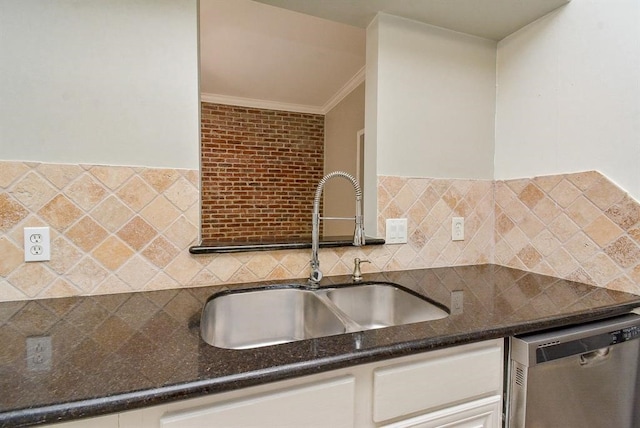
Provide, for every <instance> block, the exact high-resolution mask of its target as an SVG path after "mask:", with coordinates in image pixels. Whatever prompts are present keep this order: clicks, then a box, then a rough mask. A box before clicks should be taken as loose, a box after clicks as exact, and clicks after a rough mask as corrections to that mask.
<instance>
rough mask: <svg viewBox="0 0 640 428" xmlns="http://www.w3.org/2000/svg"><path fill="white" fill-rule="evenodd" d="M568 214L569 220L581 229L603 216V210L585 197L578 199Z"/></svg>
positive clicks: (570, 207)
mask: <svg viewBox="0 0 640 428" xmlns="http://www.w3.org/2000/svg"><path fill="white" fill-rule="evenodd" d="M566 212H567V215H568V216H569V218H570V219H571V220H572V221H573V222H574V223H576V224H577V225H578V226H580V227H585V226H587V225H588V224H589V223H591V222H592V221H593V220H595V219H596V218H597V217H599V216H600V214H602V210H601V209H600V208H598V207H596V206H595V205H594V204H593V203H592V202H591V201H589V200H588V199H587V198H585V197H584V196H580V197H578V198H577V199H576V200H575V201H574V202H573V203H572V204H571V205H570V206H569V207H568V208H567V211H566Z"/></svg>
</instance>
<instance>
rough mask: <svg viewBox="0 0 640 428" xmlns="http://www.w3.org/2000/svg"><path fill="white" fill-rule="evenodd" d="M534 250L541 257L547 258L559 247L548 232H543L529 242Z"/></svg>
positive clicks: (558, 242)
mask: <svg viewBox="0 0 640 428" xmlns="http://www.w3.org/2000/svg"><path fill="white" fill-rule="evenodd" d="M531 243H532V245H533V246H534V247H535V249H536V250H538V252H539V253H540V254H542V255H543V256H549V255H551V254H552V253H553V252H554V251H556V250H557V249H558V248H559V247H560V241H558V240H557V239H556V238H555V237H554V236H553V234H552V233H551V232H550V231H549V230H543V231H542V232H541V233H539V234H538V235H537V236H536V237H535V238H533V240H532V241H531Z"/></svg>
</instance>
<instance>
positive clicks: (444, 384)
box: [373, 341, 503, 422]
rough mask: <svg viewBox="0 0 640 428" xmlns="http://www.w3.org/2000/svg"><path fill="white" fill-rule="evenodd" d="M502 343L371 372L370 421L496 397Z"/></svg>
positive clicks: (438, 353) (435, 354) (469, 347)
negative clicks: (371, 398)
mask: <svg viewBox="0 0 640 428" xmlns="http://www.w3.org/2000/svg"><path fill="white" fill-rule="evenodd" d="M502 353H503V350H502V341H491V342H482V343H479V344H471V345H465V346H461V347H456V348H449V349H446V350H443V351H436V352H433V353H432V355H431V356H430V357H428V359H427V360H425V361H421V362H418V363H409V364H398V365H395V366H389V367H386V368H383V369H378V370H375V372H374V375H373V419H374V421H376V422H381V421H385V420H388V419H391V418H396V417H398V416H403V415H409V414H411V413H415V412H423V411H428V410H430V409H436V408H438V407H442V406H445V405H448V404H450V403H451V404H454V403H460V402H464V401H470V400H473V399H476V398H480V397H483V396H487V395H492V394H499V393H500V391H501V388H502V357H503V354H502Z"/></svg>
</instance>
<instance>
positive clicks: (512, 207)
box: [502, 199, 530, 224]
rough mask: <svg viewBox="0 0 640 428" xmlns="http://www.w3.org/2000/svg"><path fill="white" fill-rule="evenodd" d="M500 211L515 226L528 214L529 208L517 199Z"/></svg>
mask: <svg viewBox="0 0 640 428" xmlns="http://www.w3.org/2000/svg"><path fill="white" fill-rule="evenodd" d="M502 211H503V212H504V213H505V215H507V216H509V218H510V219H511V220H512V221H513V222H514V223H516V224H517V223H518V222H520V221H522V219H523V218H525V216H526V215H527V214H528V213H529V212H530V210H529V208H528V207H527V206H526V205H525V204H523V203H522V202H521V201H520V200H518V199H516V200H514V201H513V202H511V203H510V204H509V205H507V206H506V207H502Z"/></svg>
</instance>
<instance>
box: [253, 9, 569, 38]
mask: <svg viewBox="0 0 640 428" xmlns="http://www.w3.org/2000/svg"><path fill="white" fill-rule="evenodd" d="M256 1H258V2H260V3H265V4H270V5H273V6H278V7H282V8H285V9H290V10H295V11H298V12H302V13H306V14H309V15H313V16H317V17H320V18H324V19H329V20H332V21H337V22H342V23H345V24H349V25H353V26H355V27H360V28H366V27H367V25H369V23H370V22H371V20H372V19H373V18H374V17H375V15H376V13H378V12H385V13H388V14H390V15H396V16H400V17H403V18H408V19H413V20H415V21H420V22H424V23H426V24H431V25H435V26H437V27H442V28H448V29H450V30H454V31H459V32H461V33H467V34H471V35H474V36H478V37H482V38H485V39H490V40H496V41H498V40H501V39H503V38H505V37H506V36H508V35H509V34H511V33H513V32H515V31H517V30H518V29H520V28H522V27H524V26H525V25H527V24H529V23H531V22H533V21H535V20H536V19H538V18H540V17H542V16H544V15H546V14H547V13H549V12H551V11H553V10H555V9H557V8H559V7H560V6H562V5H564V4H567V3H569V1H570V0H256Z"/></svg>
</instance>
